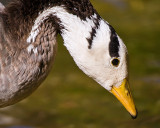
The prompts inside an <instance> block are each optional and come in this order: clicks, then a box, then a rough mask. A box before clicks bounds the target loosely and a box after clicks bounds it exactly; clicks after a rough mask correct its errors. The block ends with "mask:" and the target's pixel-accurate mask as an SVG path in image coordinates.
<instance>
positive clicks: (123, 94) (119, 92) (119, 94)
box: [111, 79, 137, 119]
mask: <svg viewBox="0 0 160 128" xmlns="http://www.w3.org/2000/svg"><path fill="white" fill-rule="evenodd" d="M111 93H112V94H113V95H114V96H115V97H116V98H117V99H118V100H119V101H120V102H121V103H122V104H123V106H124V107H125V108H126V109H127V111H128V112H129V113H130V114H131V116H132V118H134V119H135V118H136V117H137V110H136V107H135V105H134V102H133V98H132V95H131V92H130V88H129V84H128V81H127V79H124V80H123V82H122V84H121V85H120V86H119V87H115V86H113V87H112V89H111Z"/></svg>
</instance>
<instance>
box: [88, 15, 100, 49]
mask: <svg viewBox="0 0 160 128" xmlns="http://www.w3.org/2000/svg"><path fill="white" fill-rule="evenodd" d="M97 16H98V17H97V19H94V20H93V21H94V23H95V26H94V27H93V28H92V31H91V36H90V38H87V40H88V43H89V46H88V48H89V49H91V48H92V43H93V39H94V37H95V36H96V30H97V29H98V28H99V21H100V16H99V15H97Z"/></svg>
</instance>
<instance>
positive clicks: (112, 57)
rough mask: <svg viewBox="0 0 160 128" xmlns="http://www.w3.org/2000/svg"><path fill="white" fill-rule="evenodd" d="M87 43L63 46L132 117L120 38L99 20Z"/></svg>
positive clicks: (124, 50) (124, 53)
mask: <svg viewBox="0 0 160 128" xmlns="http://www.w3.org/2000/svg"><path fill="white" fill-rule="evenodd" d="M86 40H87V41H89V40H90V39H88V38H86ZM75 43H77V44H80V43H78V42H75ZM86 44H87V45H85V44H84V43H82V44H80V45H78V46H77V47H76V46H73V45H72V46H68V45H67V44H66V46H67V48H68V49H69V51H70V53H71V55H72V56H73V59H74V60H75V62H76V64H77V65H78V67H79V68H80V69H81V70H82V71H83V72H84V73H85V74H87V75H88V76H89V77H91V78H93V79H94V80H95V81H96V82H97V83H99V84H100V85H101V86H103V87H104V88H105V89H106V90H108V91H109V92H110V93H112V94H113V95H115V96H116V97H117V99H118V100H119V101H120V102H121V103H122V104H123V105H124V107H125V108H126V109H127V110H128V111H129V113H130V114H131V115H132V117H133V118H136V116H137V111H136V108H135V105H134V102H133V99H132V96H131V92H130V87H129V82H128V51H127V48H126V46H125V44H124V43H123V41H122V40H121V38H120V37H119V36H118V35H117V33H116V31H115V30H114V28H113V27H112V26H111V25H109V24H108V23H107V22H105V21H104V20H101V21H99V27H98V28H97V29H96V30H95V34H94V37H93V38H92V43H91V44H90V43H86Z"/></svg>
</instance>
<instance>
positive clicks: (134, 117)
mask: <svg viewBox="0 0 160 128" xmlns="http://www.w3.org/2000/svg"><path fill="white" fill-rule="evenodd" d="M137 116H138V111H137V109H136V115H135V116H133V115H131V117H132V119H136V118H137Z"/></svg>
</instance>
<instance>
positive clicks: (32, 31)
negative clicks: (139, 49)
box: [0, 0, 137, 118]
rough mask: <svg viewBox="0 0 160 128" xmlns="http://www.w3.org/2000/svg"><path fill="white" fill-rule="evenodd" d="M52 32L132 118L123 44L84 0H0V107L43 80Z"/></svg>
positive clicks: (53, 43)
mask: <svg viewBox="0 0 160 128" xmlns="http://www.w3.org/2000/svg"><path fill="white" fill-rule="evenodd" d="M57 34H60V35H61V36H62V38H63V41H64V45H65V46H66V48H67V50H68V51H69V53H70V55H71V56H72V57H73V59H74V61H75V63H76V64H77V66H78V67H79V68H80V69H81V70H82V71H83V72H84V73H85V74H87V75H88V76H89V77H91V78H93V79H94V80H95V81H96V82H97V83H99V84H100V85H101V86H102V87H104V88H105V89H106V90H108V91H109V92H110V93H112V94H113V95H115V97H116V98H117V99H118V100H119V101H120V102H121V103H122V104H123V105H124V107H125V108H126V110H127V111H128V112H129V113H130V115H131V116H132V117H133V118H136V117H137V110H136V107H135V104H134V101H133V98H132V95H131V91H130V87H129V82H128V59H127V58H128V51H127V48H126V46H125V44H124V43H123V41H122V39H121V38H120V37H119V36H118V34H117V33H116V31H115V29H114V28H113V27H112V26H111V25H110V24H109V23H108V22H107V21H105V20H104V19H103V18H102V17H101V16H100V15H99V14H98V12H97V11H96V10H95V9H94V7H93V5H92V4H91V2H90V1H89V0H13V1H12V2H10V3H9V4H8V5H7V6H6V7H5V6H3V5H2V3H0V107H6V106H9V105H12V104H15V103H17V102H19V101H20V100H22V99H24V98H26V97H27V96H29V95H30V94H31V93H33V92H34V91H35V90H36V89H37V88H38V86H39V85H40V84H41V83H42V82H43V81H44V79H45V78H46V77H47V75H48V74H49V71H50V69H51V67H52V65H53V62H54V58H55V55H56V51H57V40H56V36H57Z"/></svg>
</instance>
